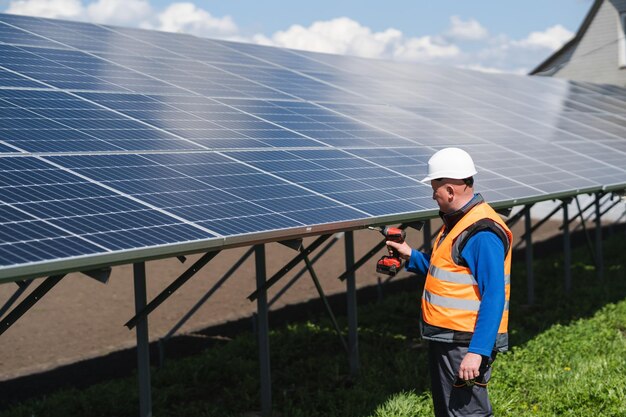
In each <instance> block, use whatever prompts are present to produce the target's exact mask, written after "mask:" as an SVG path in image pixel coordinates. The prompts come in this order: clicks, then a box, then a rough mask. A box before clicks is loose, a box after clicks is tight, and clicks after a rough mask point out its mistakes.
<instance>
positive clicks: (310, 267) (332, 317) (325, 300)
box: [300, 248, 350, 354]
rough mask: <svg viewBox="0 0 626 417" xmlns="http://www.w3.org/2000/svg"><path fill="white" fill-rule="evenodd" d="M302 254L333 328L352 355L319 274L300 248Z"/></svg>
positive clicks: (347, 351) (348, 352)
mask: <svg viewBox="0 0 626 417" xmlns="http://www.w3.org/2000/svg"><path fill="white" fill-rule="evenodd" d="M300 252H301V253H302V254H303V257H304V262H305V263H306V267H307V269H308V270H309V273H310V274H311V279H312V280H313V284H315V288H316V289H317V293H318V294H319V296H320V298H321V299H322V302H323V303H324V308H325V309H326V313H327V314H328V316H329V317H330V321H331V322H332V324H333V327H334V328H335V332H336V333H337V335H338V336H339V339H340V341H341V345H342V346H343V348H344V349H345V351H346V353H347V354H350V350H349V349H348V344H347V343H346V339H345V338H344V337H343V334H342V333H341V329H340V328H339V324H338V323H337V319H336V318H335V315H334V314H333V310H332V308H330V304H329V303H328V298H326V294H324V290H323V289H322V285H321V284H320V281H319V280H318V279H317V274H316V273H315V270H314V269H313V264H311V261H310V260H309V257H308V255H307V254H306V253H305V250H304V248H300Z"/></svg>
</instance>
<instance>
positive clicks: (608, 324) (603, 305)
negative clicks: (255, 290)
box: [0, 232, 626, 417]
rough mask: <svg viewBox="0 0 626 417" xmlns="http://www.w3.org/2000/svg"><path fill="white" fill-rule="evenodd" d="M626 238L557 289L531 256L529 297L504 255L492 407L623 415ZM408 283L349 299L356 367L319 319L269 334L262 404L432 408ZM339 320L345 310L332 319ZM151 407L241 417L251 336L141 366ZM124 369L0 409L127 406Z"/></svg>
mask: <svg viewBox="0 0 626 417" xmlns="http://www.w3.org/2000/svg"><path fill="white" fill-rule="evenodd" d="M625 242H626V240H625V239H624V237H623V232H622V235H621V236H614V237H610V238H607V239H606V241H605V246H604V249H605V277H604V280H603V281H601V282H599V281H598V279H597V278H596V273H595V268H594V267H593V265H592V262H591V261H590V257H589V252H588V250H587V249H586V248H579V249H577V250H576V251H575V252H574V254H573V258H572V259H574V260H575V264H574V267H573V274H572V275H573V286H572V292H571V293H570V294H568V295H566V294H564V291H563V286H564V283H563V278H562V277H563V267H562V259H560V258H558V257H549V258H544V259H541V260H538V261H536V262H535V264H534V270H535V280H536V289H537V290H536V294H537V295H536V303H535V305H534V306H532V307H528V306H526V305H525V302H526V283H525V273H526V269H525V266H524V265H523V264H522V263H515V264H514V271H513V278H512V287H513V288H512V298H511V322H510V325H509V328H510V333H511V344H512V346H513V348H512V350H511V351H510V352H509V353H507V354H503V355H499V357H498V359H497V360H496V362H495V364H494V371H493V378H492V383H491V384H490V395H491V400H492V404H493V406H494V411H495V414H496V415H497V416H511V417H513V416H515V417H519V416H546V417H547V416H550V417H552V416H590V415H595V416H602V417H606V416H609V417H610V416H626V276H625V275H626V274H625V273H624V270H625V268H626V265H625V263H626V256H625V255H624V254H625V253H626V244H625ZM420 290H421V289H420V288H416V289H415V291H411V292H407V293H402V294H395V295H389V296H387V297H386V298H385V299H384V300H383V301H381V302H379V303H377V304H374V305H367V306H361V307H360V309H359V352H360V360H361V375H360V377H359V378H358V379H356V380H351V379H350V377H349V368H348V361H347V357H346V354H345V352H344V351H343V349H342V348H341V344H340V343H339V340H338V337H337V335H336V334H335V333H334V331H333V329H332V326H331V325H330V323H329V321H328V320H326V319H325V317H320V318H319V320H314V321H310V322H306V323H293V324H290V325H288V326H285V327H282V328H276V329H274V330H273V331H272V333H271V339H270V346H271V369H272V384H273V385H272V395H273V408H274V410H275V411H276V414H277V415H279V416H284V417H287V416H288V417H305V416H306V417H314V416H320V417H321V416H325V417H328V416H338V417H339V416H341V417H348V416H354V417H405V416H406V417H409V416H412V417H413V416H422V415H424V416H428V415H432V406H431V400H430V394H429V382H428V375H427V368H428V367H427V362H426V349H425V346H424V344H423V343H422V342H421V340H420V338H419V334H418V328H417V315H418V311H419V305H418V300H419V295H420V293H421V291H420ZM339 321H340V325H341V326H342V327H344V328H345V320H344V319H342V318H339ZM152 383H153V389H152V394H153V411H154V414H155V415H159V416H220V417H224V416H242V415H244V414H245V413H247V412H250V411H255V410H258V409H259V403H260V400H259V370H258V362H257V347H256V340H255V338H254V336H253V335H251V334H242V335H240V336H238V337H236V338H235V339H233V340H231V341H220V342H217V344H216V345H215V346H214V347H213V348H211V349H207V350H206V351H204V352H203V353H202V354H200V355H197V356H194V357H189V358H185V359H180V360H175V361H174V360H172V361H169V362H167V363H166V366H165V367H164V368H162V369H153V371H152ZM137 391H138V389H137V382H136V378H135V377H133V378H126V379H122V380H116V381H110V382H107V383H102V384H98V385H95V386H92V387H89V388H85V389H82V390H64V391H61V392H57V393H54V394H52V395H49V396H46V397H44V398H38V399H33V400H29V401H26V402H24V403H22V404H17V405H13V406H11V407H10V408H7V409H6V410H4V411H3V412H0V417H9V416H11V417H17V416H20V417H31V416H51V417H54V416H59V417H60V416H63V417H66V416H93V417H98V416H120V417H123V416H136V415H137V414H138V398H137Z"/></svg>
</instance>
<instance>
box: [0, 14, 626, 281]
mask: <svg viewBox="0 0 626 417" xmlns="http://www.w3.org/2000/svg"><path fill="white" fill-rule="evenodd" d="M625 104H626V90H624V89H622V88H618V87H609V86H599V85H592V84H586V83H574V82H566V81H563V80H557V79H544V78H531V77H522V76H515V75H503V74H482V73H476V72H472V71H466V70H460V69H455V68H438V67H432V66H428V65H415V64H408V63H398V62H388V61H380V60H371V59H364V58H356V57H347V56H335V55H328V54H320V53H313V52H304V51H293V50H287V49H278V48H270V47H265V46H259V45H251V44H243V43H235V42H227V41H218V40H209V39H201V38H197V37H193V36H190V35H184V34H173V33H163V32H154V31H146V30H140V29H129V28H120V27H110V26H103V25H95V24H88V23H79V22H67V21H58V20H50V19H42V18H33V17H24V16H13V15H7V14H0V112H1V113H0V249H1V250H0V281H11V280H17V279H21V278H24V277H35V276H40V275H44V274H52V273H57V272H66V271H76V270H86V269H91V268H94V267H98V266H103V265H113V264H119V263H128V262H133V261H136V260H141V259H146V258H155V257H165V256H174V255H177V254H182V253H191V252H196V251H201V250H204V251H206V250H213V249H220V248H224V247H231V246H238V245H246V244H252V243H254V242H259V241H267V240H281V239H288V238H294V237H302V236H305V235H315V234H321V233H327V232H336V231H342V230H348V229H353V228H358V227H362V226H365V225H368V224H380V223H383V222H388V223H391V222H401V221H414V220H419V219H425V218H429V217H432V216H433V215H435V213H436V207H435V205H434V203H433V201H432V199H431V193H432V191H431V189H430V187H429V186H427V185H424V184H421V183H420V182H419V179H421V178H422V177H423V175H424V172H425V167H426V162H427V160H428V158H429V157H430V155H432V153H434V152H435V151H436V150H438V149H441V148H443V147H446V146H459V147H462V148H464V149H466V150H467V151H469V152H470V153H471V154H472V156H473V157H474V159H475V162H476V165H477V167H478V170H479V174H478V175H477V187H478V191H480V192H481V193H482V194H483V195H484V196H485V197H486V199H487V200H488V201H490V202H492V203H493V204H495V205H497V206H502V207H504V206H513V205H517V204H522V203H526V202H533V201H542V200H547V199H552V198H558V197H564V196H569V195H575V194H578V193H584V192H597V191H603V190H604V191H610V190H619V189H623V188H625V187H626V168H625V166H624V163H623V161H624V157H625V156H626V144H625V142H626V141H625V139H624V138H625V136H626V135H625V134H624V133H626V113H625V112H624V110H623V109H624V108H626V107H625V106H624V105H625Z"/></svg>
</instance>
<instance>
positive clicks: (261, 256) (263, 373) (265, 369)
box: [254, 244, 272, 417]
mask: <svg viewBox="0 0 626 417" xmlns="http://www.w3.org/2000/svg"><path fill="white" fill-rule="evenodd" d="M254 254H255V266H256V286H257V294H256V297H255V298H256V301H257V337H258V342H259V371H260V377H261V415H262V417H270V416H271V415H272V378H271V374H270V342H269V322H268V306H267V288H266V281H265V277H266V267H265V245H262V244H261V245H257V246H255V247H254Z"/></svg>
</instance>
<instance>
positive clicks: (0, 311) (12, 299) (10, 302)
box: [0, 279, 33, 317]
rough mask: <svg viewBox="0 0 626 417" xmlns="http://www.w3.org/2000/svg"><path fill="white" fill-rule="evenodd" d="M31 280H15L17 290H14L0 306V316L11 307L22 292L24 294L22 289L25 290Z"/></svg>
mask: <svg viewBox="0 0 626 417" xmlns="http://www.w3.org/2000/svg"><path fill="white" fill-rule="evenodd" d="M32 282H33V280H32V279H29V280H26V281H17V282H16V284H17V287H18V288H17V290H15V292H14V293H13V294H12V295H11V296H10V297H9V299H8V300H7V301H6V302H5V303H4V305H3V306H2V308H0V317H2V316H4V313H6V312H7V311H9V309H10V308H11V306H12V305H13V304H14V303H15V302H16V301H17V300H18V299H19V298H20V296H21V295H22V294H24V291H26V288H28V286H29V285H30V284H31V283H32Z"/></svg>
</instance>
